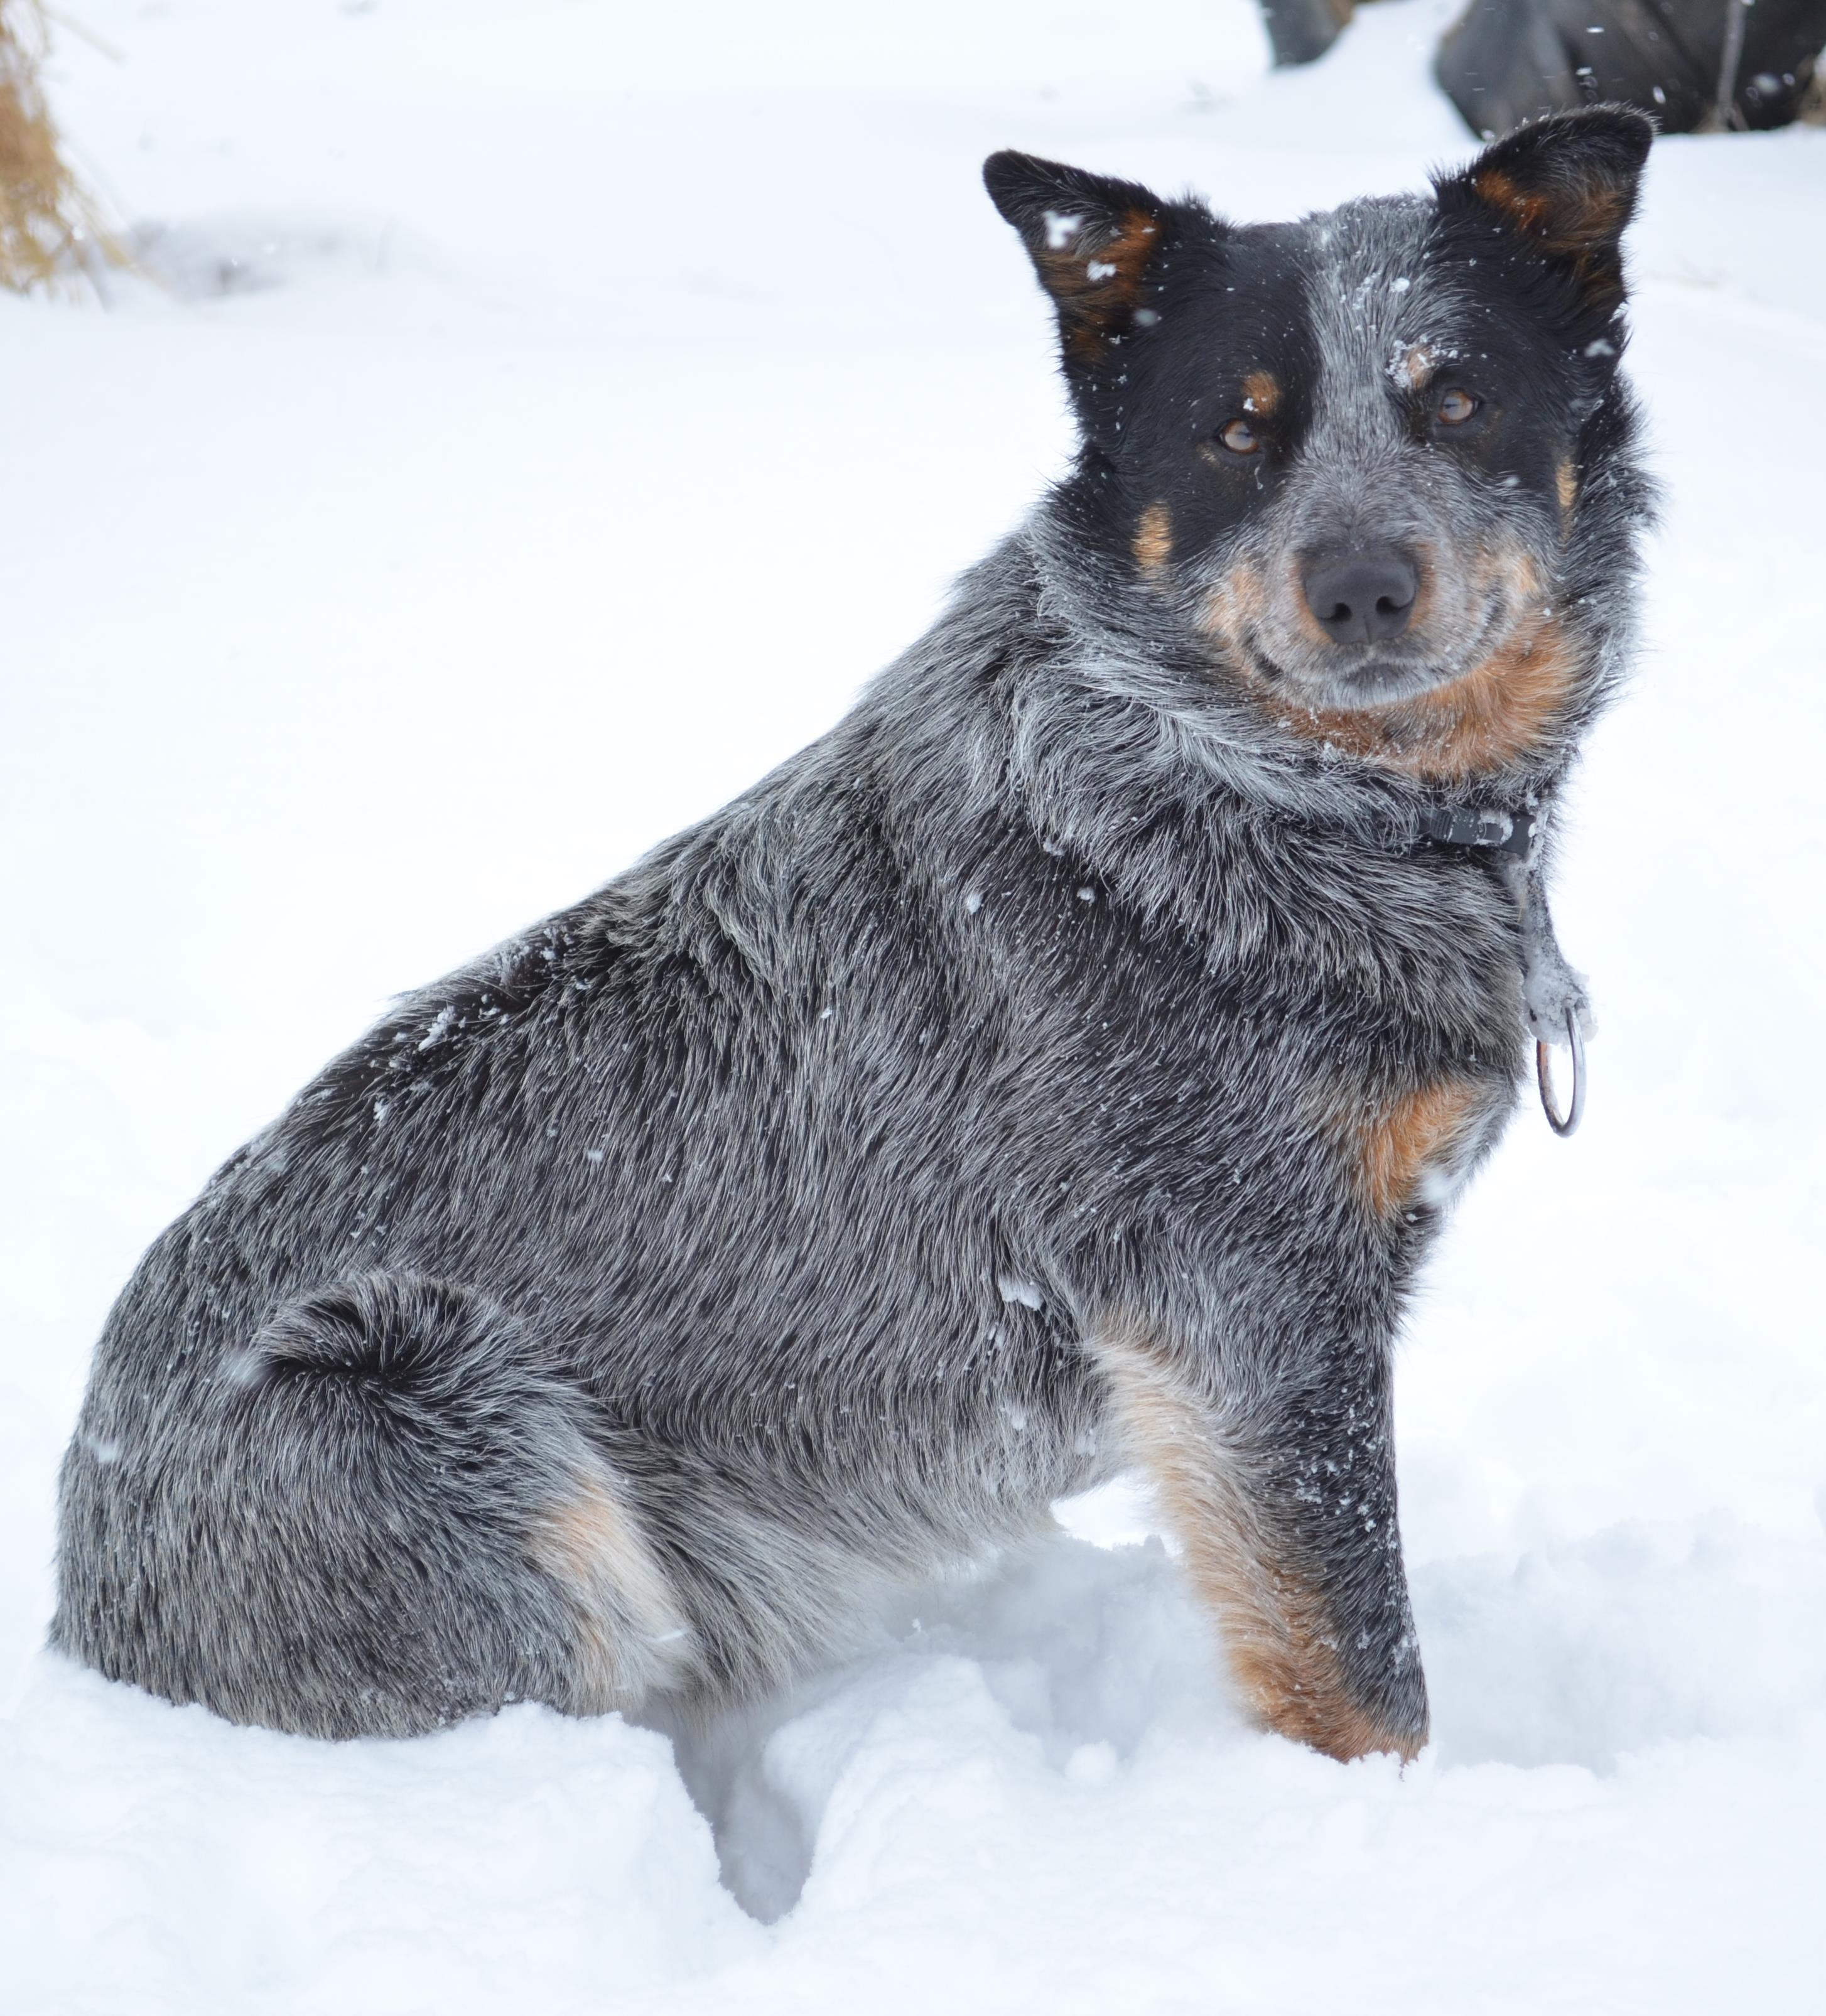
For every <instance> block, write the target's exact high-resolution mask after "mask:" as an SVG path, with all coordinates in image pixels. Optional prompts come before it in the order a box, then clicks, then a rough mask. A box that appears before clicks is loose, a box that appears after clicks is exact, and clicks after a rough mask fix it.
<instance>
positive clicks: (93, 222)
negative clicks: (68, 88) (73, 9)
mask: <svg viewBox="0 0 1826 2016" xmlns="http://www.w3.org/2000/svg"><path fill="white" fill-rule="evenodd" d="M44 55H45V17H44V13H43V10H42V9H41V7H40V5H39V4H38V0H0V286H5V287H11V288H13V289H14V290H16V292H18V293H24V292H26V291H27V290H28V289H30V288H32V287H45V288H49V289H53V290H54V289H56V288H58V287H59V286H66V285H68V284H69V283H71V282H73V281H75V282H80V281H81V280H83V279H87V280H88V282H89V283H90V284H91V285H95V284H97V283H99V275H100V271H101V268H103V266H105V265H121V264H124V263H125V254H124V251H123V250H122V249H121V247H120V246H119V245H118V244H117V243H116V242H115V240H114V239H113V238H111V237H110V236H109V234H108V232H106V230H105V229H103V225H102V223H101V220H100V217H99V213H98V212H97V211H96V208H95V204H94V203H92V201H91V200H90V199H89V197H88V196H87V194H86V193H85V192H84V190H83V189H82V187H81V185H80V184H79V183H78V182H77V179H76V178H75V176H74V175H72V174H71V173H70V170H69V167H67V165H66V164H65V162H64V160H63V156H62V154H61V153H59V151H58V146H57V130H56V128H55V127H54V126H53V125H52V124H51V115H50V112H49V109H48V108H47V106H45V94H44V91H43V88H42V87H41V85H40V83H39V81H38V66H39V64H40V63H41V62H42V60H43V59H44Z"/></svg>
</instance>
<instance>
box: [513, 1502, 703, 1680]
mask: <svg viewBox="0 0 1826 2016" xmlns="http://www.w3.org/2000/svg"><path fill="white" fill-rule="evenodd" d="M531 1551H532V1557H533V1560H534V1561H535V1563H536V1564H538V1566H539V1567H540V1568H543V1569H544V1570H545V1571H546V1573H547V1574H548V1575H552V1576H554V1577H555V1578H556V1579H557V1580H558V1581H560V1582H563V1583H564V1584H565V1585H566V1586H567V1587H568V1588H569V1589H570V1590H571V1593H572V1594H573V1595H574V1597H575V1598H576V1600H577V1608H578V1623H579V1630H578V1647H577V1649H578V1665H579V1668H580V1676H579V1678H580V1684H579V1689H578V1692H579V1696H580V1703H581V1705H582V1707H583V1708H585V1712H589V1713H591V1714H599V1715H600V1714H606V1713H607V1712H608V1711H609V1710H610V1708H628V1707H632V1706H633V1705H635V1704H636V1702H637V1701H639V1699H640V1697H642V1696H643V1694H646V1692H647V1690H649V1688H650V1687H653V1686H654V1684H655V1683H658V1682H661V1681H663V1680H664V1679H668V1678H669V1677H672V1676H675V1675H676V1674H678V1673H679V1672H680V1671H681V1670H682V1669H683V1667H684V1666H685V1665H686V1664H687V1663H688V1662H689V1661H690V1655H691V1651H692V1646H691V1640H690V1631H689V1629H688V1628H687V1627H686V1623H685V1620H684V1618H683V1616H682V1614H681V1612H680V1611H679V1606H678V1602H677V1599H676V1598H675V1596H674V1595H673V1593H672V1586H671V1584H670V1583H669V1582H668V1581H667V1580H666V1578H665V1575H664V1572H663V1571H662V1570H661V1568H660V1565H659V1564H658V1562H657V1561H655V1560H654V1556H653V1551H652V1550H651V1549H650V1547H649V1546H647V1544H646V1539H645V1537H644V1536H643V1534H642V1532H641V1531H640V1526H639V1521H638V1520H637V1519H636V1517H635V1515H634V1514H633V1513H632V1511H631V1510H629V1509H628V1507H627V1506H625V1504H623V1503H622V1502H621V1497H620V1495H619V1493H618V1492H617V1491H616V1489H615V1488H614V1484H613V1482H612V1481H610V1479H609V1478H608V1477H607V1474H606V1473H598V1474H592V1475H585V1476H584V1477H582V1478H579V1479H578V1486H577V1489H576V1492H575V1495H574V1496H572V1497H570V1498H567V1499H564V1500H563V1501H561V1502H560V1503H558V1504H556V1505H554V1506H553V1507H551V1508H550V1510H548V1511H547V1512H546V1514H545V1516H544V1517H543V1518H542V1520H541V1521H540V1522H539V1524H538V1527H537V1528H535V1532H534V1535H533V1543H532V1550H531Z"/></svg>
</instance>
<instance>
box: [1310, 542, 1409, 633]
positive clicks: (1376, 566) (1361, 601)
mask: <svg viewBox="0 0 1826 2016" xmlns="http://www.w3.org/2000/svg"><path fill="white" fill-rule="evenodd" d="M1419 585H1420V577H1419V576H1418V575H1417V574H1416V573H1415V572H1414V566H1413V563H1412V562H1411V561H1409V560H1403V557H1402V556H1401V555H1400V554H1399V553H1392V552H1385V553H1345V554H1342V555H1340V556H1336V557H1334V558H1329V559H1323V560H1319V561H1317V562H1316V563H1314V564H1313V566H1312V567H1309V568H1308V569H1307V570H1306V607H1308V608H1309V609H1310V610H1312V612H1313V614H1314V615H1315V616H1316V617H1318V619H1319V624H1320V628H1321V629H1323V630H1324V632H1325V634H1326V635H1327V637H1329V638H1330V639H1331V641H1332V643H1334V644H1367V643H1372V642H1374V640H1375V639H1378V638H1383V637H1399V635H1401V633H1402V632H1403V630H1405V629H1406V628H1407V619H1408V617H1410V615H1411V614H1413V613H1414V592H1415V590H1416V589H1417V588H1418V587H1419Z"/></svg>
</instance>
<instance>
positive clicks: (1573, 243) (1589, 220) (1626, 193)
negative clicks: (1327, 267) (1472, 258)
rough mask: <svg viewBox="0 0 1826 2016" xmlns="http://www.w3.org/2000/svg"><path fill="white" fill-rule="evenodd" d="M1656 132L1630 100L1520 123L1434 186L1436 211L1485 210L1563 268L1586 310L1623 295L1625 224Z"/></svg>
mask: <svg viewBox="0 0 1826 2016" xmlns="http://www.w3.org/2000/svg"><path fill="white" fill-rule="evenodd" d="M1654 139H1655V128H1654V126H1653V124H1651V122H1650V121H1648V119H1647V118H1645V117H1644V116H1643V114H1642V113H1640V112H1637V111H1633V110H1631V109H1630V106H1626V105H1593V106H1587V107H1586V109H1585V110H1583V111H1580V112H1558V113H1554V115H1553V116H1552V117H1550V118H1547V119H1536V120H1533V121H1530V123H1529V124H1527V125H1525V126H1518V127H1517V128H1516V129H1515V131H1514V132H1513V133H1511V134H1508V135H1505V137H1504V139H1500V140H1498V141H1497V142H1496V143H1495V144H1494V145H1493V146H1489V147H1486V149H1485V150H1484V151H1483V153H1481V154H1480V155H1479V156H1478V158H1477V159H1476V160H1475V161H1473V162H1472V163H1471V166H1470V167H1468V168H1466V169H1464V171H1462V172H1461V173H1460V174H1457V175H1451V176H1449V177H1446V178H1442V180H1441V181H1440V182H1439V183H1438V184H1437V188H1438V191H1439V203H1440V207H1441V209H1442V211H1452V210H1460V211H1463V210H1466V209H1469V210H1471V211H1476V212H1479V213H1482V214H1483V215H1484V216H1486V217H1487V218H1489V221H1490V225H1491V228H1492V229H1507V230H1509V231H1511V232H1515V233H1517V234H1518V236H1520V237H1521V238H1522V239H1523V240H1524V241H1525V243H1527V244H1528V245H1529V247H1531V248H1532V250H1534V251H1536V252H1537V253H1539V254H1540V255H1541V256H1542V257H1545V258H1547V259H1548V260H1550V261H1554V262H1555V263H1557V264H1559V265H1563V266H1565V268H1568V270H1569V271H1570V272H1571V273H1572V276H1573V278H1574V279H1575V280H1576V282H1577V283H1578V285H1579V289H1580V291H1581V293H1582V295H1583V301H1584V305H1585V306H1586V307H1587V308H1596V309H1601V310H1602V311H1605V312H1606V313H1608V312H1609V311H1611V310H1612V309H1613V308H1615V307H1616V306H1617V304H1619V302H1620V301H1622V300H1623V250H1622V240H1623V229H1624V226H1625V225H1627V224H1628V223H1629V221H1630V218H1632V217H1633V216H1634V215H1635V214H1636V195H1637V184H1638V182H1640V180H1641V174H1642V164H1643V163H1644V161H1645V160H1647V159H1648V149H1649V146H1650V144H1651V142H1652V141H1653V140H1654Z"/></svg>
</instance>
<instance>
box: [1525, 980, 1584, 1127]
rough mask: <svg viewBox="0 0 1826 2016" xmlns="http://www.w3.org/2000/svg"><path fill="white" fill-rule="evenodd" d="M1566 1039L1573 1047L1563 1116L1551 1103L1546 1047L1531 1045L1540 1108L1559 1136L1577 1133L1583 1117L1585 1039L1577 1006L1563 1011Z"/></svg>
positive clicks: (1551, 1078)
mask: <svg viewBox="0 0 1826 2016" xmlns="http://www.w3.org/2000/svg"><path fill="white" fill-rule="evenodd" d="M1566 1038H1567V1040H1568V1042H1570V1043H1571V1044H1572V1105H1571V1106H1570V1107H1568V1109H1567V1111H1566V1112H1565V1114H1564V1115H1563V1116H1562V1114H1561V1112H1560V1111H1559V1108H1558V1107H1557V1106H1556V1105H1555V1104H1554V1070H1553V1066H1552V1065H1551V1064H1550V1063H1549V1062H1548V1061H1547V1057H1548V1050H1547V1045H1546V1044H1545V1043H1543V1042H1538V1041H1537V1042H1536V1044H1535V1046H1534V1075H1535V1077H1536V1079H1537V1080H1538V1081H1539V1082H1540V1107H1541V1111H1542V1112H1543V1113H1544V1114H1546V1115H1547V1125H1549V1126H1550V1128H1552V1129H1553V1130H1554V1132H1555V1133H1556V1134H1558V1135H1559V1136H1561V1139H1564V1138H1565V1136H1567V1135H1568V1134H1571V1133H1573V1132H1576V1131H1577V1129H1578V1125H1579V1121H1581V1120H1583V1118H1585V1039H1584V1037H1583V1035H1580V1034H1579V1011H1578V1010H1576V1008H1568V1010H1566Z"/></svg>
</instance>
